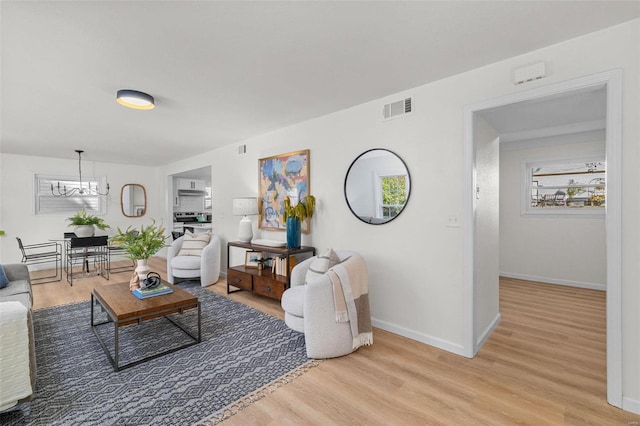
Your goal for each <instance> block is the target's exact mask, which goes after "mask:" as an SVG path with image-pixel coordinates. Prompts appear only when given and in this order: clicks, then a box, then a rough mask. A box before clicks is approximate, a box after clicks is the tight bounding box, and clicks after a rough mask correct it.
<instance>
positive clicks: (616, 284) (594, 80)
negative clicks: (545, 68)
mask: <svg viewBox="0 0 640 426" xmlns="http://www.w3.org/2000/svg"><path fill="white" fill-rule="evenodd" d="M601 85H605V86H607V125H606V159H607V207H606V211H607V213H606V219H605V221H606V230H607V237H606V245H607V401H608V402H609V404H611V405H613V406H616V407H619V408H620V407H621V406H622V214H621V213H622V194H621V188H622V171H621V167H622V155H621V152H622V71H621V70H620V69H615V70H610V71H604V72H601V73H598V74H593V75H589V76H585V77H579V78H575V79H573V80H569V81H562V82H559V83H554V84H550V85H547V86H541V87H537V88H533V89H528V90H523V91H522V92H517V93H513V94H509V95H505V96H501V97H498V98H494V99H488V100H485V101H482V102H478V103H476V104H473V105H467V106H465V107H464V109H463V116H462V125H463V129H462V137H463V140H462V143H463V147H462V152H463V188H462V197H463V200H462V207H463V212H462V232H463V241H464V246H463V261H462V265H463V273H462V276H463V294H464V296H463V309H464V312H463V321H464V323H463V351H464V355H465V356H469V357H473V356H474V355H475V353H476V352H477V348H478V347H477V346H476V343H475V342H476V339H475V338H474V333H475V331H474V324H475V309H476V308H475V276H474V273H475V253H474V246H475V234H476V229H475V220H474V218H475V175H476V169H475V167H476V164H475V163H476V162H475V141H474V139H473V120H474V114H475V113H477V112H480V111H482V110H485V109H489V108H494V107H498V106H504V105H509V104H513V103H517V102H521V101H527V100H531V99H536V98H541V97H546V96H551V95H556V94H561V93H564V92H568V91H573V90H577V89H584V88H588V87H594V86H601Z"/></svg>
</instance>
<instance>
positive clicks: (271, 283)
mask: <svg viewBox="0 0 640 426" xmlns="http://www.w3.org/2000/svg"><path fill="white" fill-rule="evenodd" d="M284 287H285V284H284V283H283V282H280V281H275V280H271V279H267V278H263V277H253V292H254V293H257V294H261V295H263V296H267V297H271V298H273V299H278V300H280V299H282V293H284V290H285V288H284Z"/></svg>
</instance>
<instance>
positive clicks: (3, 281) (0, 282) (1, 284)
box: [0, 265, 9, 288]
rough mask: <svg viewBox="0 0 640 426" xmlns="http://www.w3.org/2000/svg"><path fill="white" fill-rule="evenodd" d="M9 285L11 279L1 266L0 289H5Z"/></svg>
mask: <svg viewBox="0 0 640 426" xmlns="http://www.w3.org/2000/svg"><path fill="white" fill-rule="evenodd" d="M8 285H9V278H7V274H5V272H4V268H3V267H2V265H0V288H5V287H6V286H8Z"/></svg>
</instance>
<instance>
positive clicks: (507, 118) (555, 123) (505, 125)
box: [480, 85, 607, 143]
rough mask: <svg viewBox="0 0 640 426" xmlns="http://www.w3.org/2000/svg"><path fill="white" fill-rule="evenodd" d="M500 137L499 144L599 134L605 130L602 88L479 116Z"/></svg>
mask: <svg viewBox="0 0 640 426" xmlns="http://www.w3.org/2000/svg"><path fill="white" fill-rule="evenodd" d="M480 115H481V116H482V117H484V118H485V119H486V120H487V121H488V122H489V124H491V125H492V126H493V127H494V129H496V131H497V132H498V133H499V135H500V142H501V143H505V142H517V141H523V140H530V139H537V138H544V137H548V136H555V135H564V134H570V133H578V132H586V131H592V130H601V129H604V128H605V127H606V118H607V90H606V88H605V86H604V85H602V86H594V87H589V88H583V89H578V90H573V91H570V92H566V93H561V94H558V95H553V96H547V97H544V98H538V99H534V100H530V101H523V102H518V103H515V104H510V105H505V106H500V107H495V108H491V109H487V110H484V111H481V112H480Z"/></svg>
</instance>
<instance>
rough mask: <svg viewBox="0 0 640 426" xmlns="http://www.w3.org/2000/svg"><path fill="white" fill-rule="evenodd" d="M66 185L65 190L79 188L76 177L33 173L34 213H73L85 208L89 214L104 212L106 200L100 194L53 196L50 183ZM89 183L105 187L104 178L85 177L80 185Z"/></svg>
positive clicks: (84, 185) (93, 185)
mask: <svg viewBox="0 0 640 426" xmlns="http://www.w3.org/2000/svg"><path fill="white" fill-rule="evenodd" d="M58 182H60V186H61V187H62V186H66V187H67V190H68V189H71V188H80V182H78V179H77V178H72V177H69V176H51V175H35V177H34V185H33V187H34V188H35V191H34V193H35V194H34V196H35V202H34V209H35V214H50V213H75V212H77V211H79V210H81V209H85V210H86V211H87V212H88V213H90V214H105V213H106V200H105V197H104V196H101V195H80V194H78V193H75V194H74V195H72V196H70V197H64V196H63V197H55V196H54V195H53V194H52V193H51V185H53V186H57V185H58ZM87 183H90V184H91V186H92V187H95V186H96V185H97V186H98V187H99V188H105V187H106V178H104V177H103V178H85V179H84V181H83V183H82V186H83V188H86V187H87Z"/></svg>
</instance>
